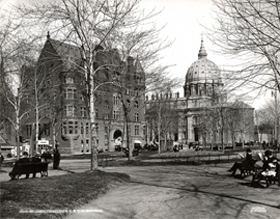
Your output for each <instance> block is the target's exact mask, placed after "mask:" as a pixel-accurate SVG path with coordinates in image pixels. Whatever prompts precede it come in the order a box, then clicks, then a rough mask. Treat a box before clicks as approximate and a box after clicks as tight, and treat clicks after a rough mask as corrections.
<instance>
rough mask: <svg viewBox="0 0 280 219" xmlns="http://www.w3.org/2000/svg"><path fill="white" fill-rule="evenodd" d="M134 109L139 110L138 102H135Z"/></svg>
mask: <svg viewBox="0 0 280 219" xmlns="http://www.w3.org/2000/svg"><path fill="white" fill-rule="evenodd" d="M134 107H135V108H137V109H138V108H139V104H138V101H135V102H134Z"/></svg>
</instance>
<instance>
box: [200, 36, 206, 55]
mask: <svg viewBox="0 0 280 219" xmlns="http://www.w3.org/2000/svg"><path fill="white" fill-rule="evenodd" d="M203 57H207V52H206V49H205V47H204V43H203V34H201V46H200V50H199V52H198V59H201V58H203Z"/></svg>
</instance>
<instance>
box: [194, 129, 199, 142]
mask: <svg viewBox="0 0 280 219" xmlns="http://www.w3.org/2000/svg"><path fill="white" fill-rule="evenodd" d="M194 140H195V141H199V129H198V128H194Z"/></svg>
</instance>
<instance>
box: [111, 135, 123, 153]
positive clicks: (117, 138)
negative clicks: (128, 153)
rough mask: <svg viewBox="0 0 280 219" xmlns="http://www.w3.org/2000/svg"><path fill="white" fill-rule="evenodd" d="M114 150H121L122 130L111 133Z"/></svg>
mask: <svg viewBox="0 0 280 219" xmlns="http://www.w3.org/2000/svg"><path fill="white" fill-rule="evenodd" d="M113 139H114V147H115V151H121V148H122V132H121V131H120V130H116V131H115V132H114V134H113Z"/></svg>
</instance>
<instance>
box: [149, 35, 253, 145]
mask: <svg viewBox="0 0 280 219" xmlns="http://www.w3.org/2000/svg"><path fill="white" fill-rule="evenodd" d="M183 88H184V96H183V97H180V96H179V93H176V94H175V95H172V94H171V93H170V92H167V93H165V94H156V95H152V96H146V101H147V110H146V111H147V112H146V121H147V129H148V131H147V141H151V140H154V139H156V140H158V135H159V134H158V132H159V131H158V130H159V129H158V127H160V135H161V141H164V140H171V141H176V142H180V143H182V144H189V143H195V144H197V143H200V144H201V145H210V144H212V145H213V144H221V143H222V142H223V143H224V144H232V143H233V142H241V141H245V142H246V141H254V109H253V108H252V107H250V106H248V105H247V104H245V103H242V102H235V103H230V102H228V100H227V94H226V93H225V91H224V84H223V81H222V78H221V70H220V69H219V67H218V66H217V65H216V64H215V63H214V62H212V61H210V60H209V59H208V58H207V52H206V49H205V47H204V44H203V39H202V40H201V47H200V50H199V52H198V60H197V61H195V62H194V63H193V64H192V65H191V66H190V67H189V68H188V70H187V74H186V77H185V85H184V87H183ZM159 112H160V113H159ZM159 116H160V119H161V122H160V123H159V122H158V121H159V120H158V118H159Z"/></svg>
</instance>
